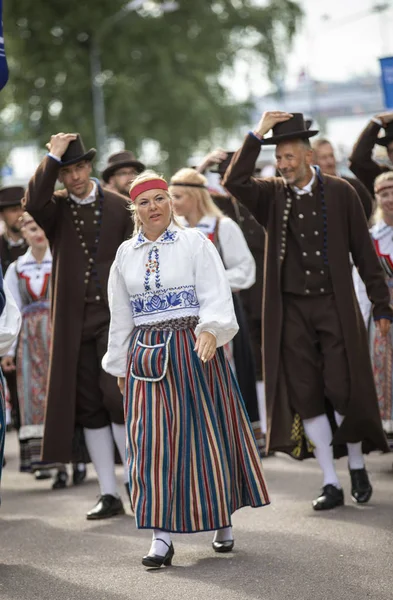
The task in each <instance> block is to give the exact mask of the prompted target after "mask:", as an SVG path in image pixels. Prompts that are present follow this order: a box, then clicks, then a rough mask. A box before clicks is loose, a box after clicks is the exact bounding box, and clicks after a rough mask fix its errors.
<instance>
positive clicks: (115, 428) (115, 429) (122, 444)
mask: <svg viewBox="0 0 393 600" xmlns="http://www.w3.org/2000/svg"><path fill="white" fill-rule="evenodd" d="M111 427H112V433H113V437H114V440H115V442H116V446H117V449H118V451H119V454H120V458H121V462H122V463H123V467H124V483H128V464H127V452H126V428H125V425H118V424H117V423H111Z"/></svg>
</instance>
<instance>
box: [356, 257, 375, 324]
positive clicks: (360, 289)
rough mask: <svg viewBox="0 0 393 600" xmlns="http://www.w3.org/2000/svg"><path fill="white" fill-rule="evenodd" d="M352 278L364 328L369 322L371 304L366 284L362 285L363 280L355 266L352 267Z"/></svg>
mask: <svg viewBox="0 0 393 600" xmlns="http://www.w3.org/2000/svg"><path fill="white" fill-rule="evenodd" d="M352 278H353V285H354V288H355V293H356V297H357V299H358V302H359V306H360V311H361V313H362V317H363V319H364V323H365V325H366V328H368V324H369V322H370V315H371V309H372V305H371V302H370V300H369V298H368V296H367V290H366V286H365V285H364V283H363V280H362V278H361V277H360V275H359V273H358V270H357V268H356V267H355V266H353V267H352Z"/></svg>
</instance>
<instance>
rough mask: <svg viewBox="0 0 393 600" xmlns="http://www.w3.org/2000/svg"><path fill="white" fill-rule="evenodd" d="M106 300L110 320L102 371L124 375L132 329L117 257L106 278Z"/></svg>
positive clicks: (125, 289)
mask: <svg viewBox="0 0 393 600" xmlns="http://www.w3.org/2000/svg"><path fill="white" fill-rule="evenodd" d="M108 301H109V310H110V313H111V320H110V325H109V340H108V349H107V352H106V354H105V356H104V358H103V359H102V367H103V369H104V371H106V372H107V373H110V374H111V375H113V376H114V377H125V376H126V371H127V355H128V346H129V343H130V338H131V333H132V331H133V329H134V319H133V317H132V312H131V306H130V298H129V294H128V292H127V287H126V283H125V281H124V277H123V275H122V273H121V271H120V268H119V264H118V261H117V258H116V260H115V262H114V263H113V265H112V267H111V270H110V273H109V280H108Z"/></svg>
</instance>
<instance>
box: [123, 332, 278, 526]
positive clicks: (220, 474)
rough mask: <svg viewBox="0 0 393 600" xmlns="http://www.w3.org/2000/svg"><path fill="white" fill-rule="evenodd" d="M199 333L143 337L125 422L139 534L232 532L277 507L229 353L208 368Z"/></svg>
mask: <svg viewBox="0 0 393 600" xmlns="http://www.w3.org/2000/svg"><path fill="white" fill-rule="evenodd" d="M195 341H196V338H195V334H194V332H193V330H192V329H183V330H180V331H172V332H168V331H156V330H154V331H147V330H144V329H136V330H135V331H134V332H133V334H132V336H131V342H130V351H129V360H128V370H127V388H126V394H125V418H126V426H127V441H128V454H129V457H128V458H129V477H130V488H131V503H132V506H133V510H134V512H135V518H136V524H137V527H138V528H139V529H143V528H147V529H151V528H155V529H163V530H165V531H171V532H176V533H193V532H198V531H209V530H215V529H220V528H223V527H228V526H230V525H231V515H232V513H234V512H235V511H236V510H237V509H239V508H242V507H243V506H252V507H258V506H265V505H267V504H269V495H268V492H267V488H266V484H265V480H264V476H263V471H262V464H261V460H260V457H259V455H258V449H257V445H256V442H255V438H254V435H253V432H252V428H251V425H250V421H249V419H248V416H247V412H246V410H245V407H244V403H243V400H242V397H241V394H240V391H239V387H238V384H237V381H236V379H235V377H234V375H233V373H232V370H231V368H230V366H229V363H228V361H227V359H226V357H225V354H224V351H223V349H222V348H219V349H218V350H217V352H216V355H215V357H214V359H213V360H211V361H210V362H208V363H205V364H204V363H202V361H201V360H200V359H199V358H198V356H197V354H196V352H195V351H194V346H195Z"/></svg>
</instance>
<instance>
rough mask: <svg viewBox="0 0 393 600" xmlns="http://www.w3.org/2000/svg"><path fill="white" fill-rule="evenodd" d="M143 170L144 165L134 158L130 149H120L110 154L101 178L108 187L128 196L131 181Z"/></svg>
mask: <svg viewBox="0 0 393 600" xmlns="http://www.w3.org/2000/svg"><path fill="white" fill-rule="evenodd" d="M144 170H145V165H144V164H143V163H141V161H140V160H138V159H137V158H135V155H134V153H133V152H131V151H130V150H122V151H121V152H116V153H115V154H111V156H110V157H109V158H108V164H107V165H106V167H105V169H104V170H103V172H102V179H103V181H104V182H105V184H106V186H107V188H108V189H110V190H113V191H114V192H118V193H119V194H122V195H123V196H126V197H127V198H128V197H129V196H128V192H129V189H130V185H131V183H132V182H133V181H134V179H135V177H136V176H137V175H139V174H140V173H142V171H144Z"/></svg>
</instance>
